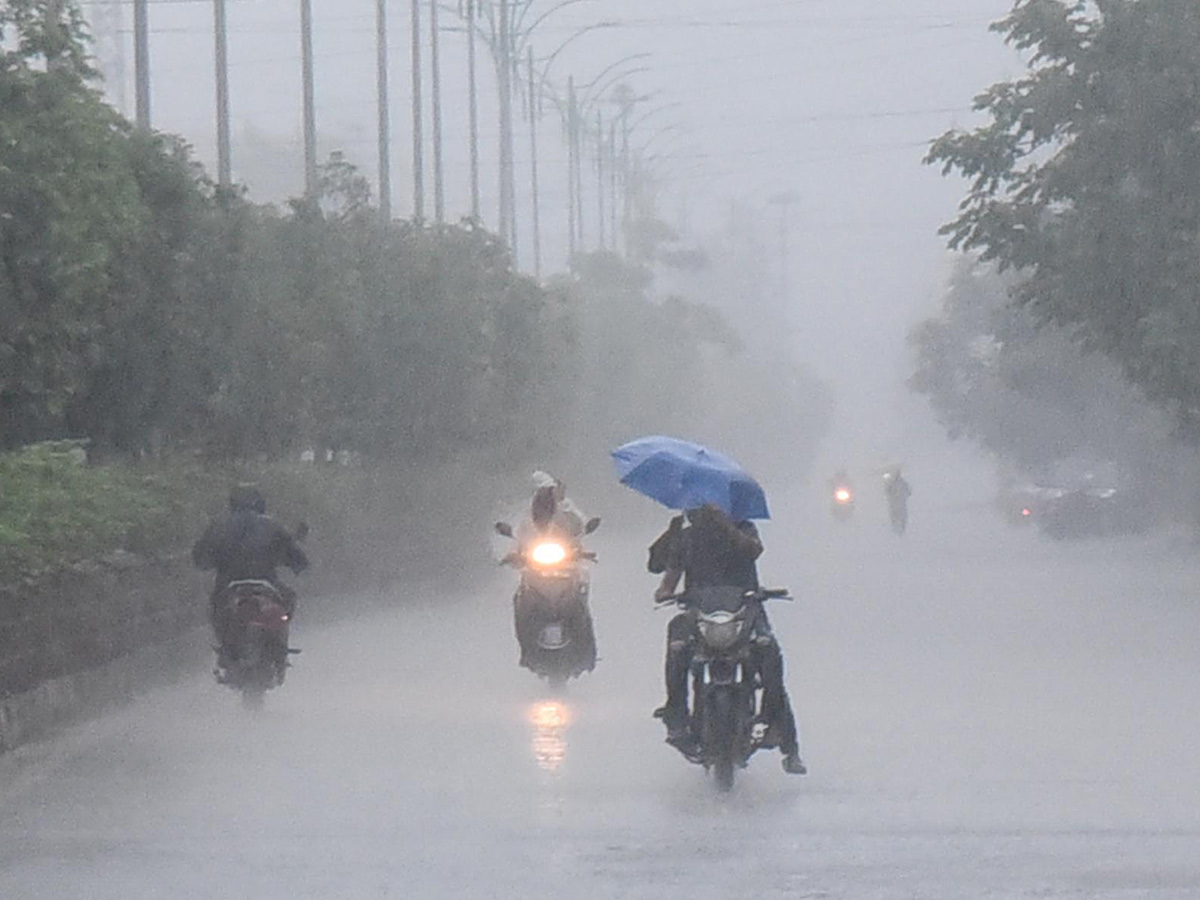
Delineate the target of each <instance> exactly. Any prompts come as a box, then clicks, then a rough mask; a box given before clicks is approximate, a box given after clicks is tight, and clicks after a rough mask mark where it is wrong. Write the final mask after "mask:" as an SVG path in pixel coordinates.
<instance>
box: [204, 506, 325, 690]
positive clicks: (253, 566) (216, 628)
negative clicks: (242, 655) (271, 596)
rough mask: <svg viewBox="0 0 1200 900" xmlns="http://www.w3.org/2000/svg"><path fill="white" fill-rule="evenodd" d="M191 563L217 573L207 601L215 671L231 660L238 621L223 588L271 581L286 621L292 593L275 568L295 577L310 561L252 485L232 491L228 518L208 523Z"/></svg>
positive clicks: (292, 608)
mask: <svg viewBox="0 0 1200 900" xmlns="http://www.w3.org/2000/svg"><path fill="white" fill-rule="evenodd" d="M192 562H193V563H194V564H195V565H196V567H197V568H200V569H215V570H216V573H217V574H216V579H215V582H214V584H213V591H212V594H211V595H210V596H209V601H208V620H209V624H210V625H212V628H213V633H214V634H215V635H216V638H217V648H218V649H217V667H218V669H226V668H228V667H229V664H230V663H231V662H232V660H233V647H234V646H235V644H236V641H237V638H238V635H237V633H236V621H235V619H234V618H233V617H232V616H231V615H229V614H228V610H226V609H225V608H224V606H223V604H222V603H221V600H222V596H223V594H224V592H225V588H226V587H228V586H229V584H230V583H231V582H234V581H244V580H250V579H256V580H262V581H269V582H270V583H271V584H273V585H274V586H275V587H276V588H277V589H278V590H279V593H280V596H281V598H282V600H283V605H284V608H285V609H286V610H287V613H288V615H289V616H290V615H292V614H294V613H295V610H296V592H295V591H294V590H292V588H290V587H288V586H287V585H286V584H284V583H283V582H282V581H280V580H279V575H278V572H277V571H276V570H277V569H278V568H279V566H287V567H288V568H289V569H291V570H292V572H294V573H296V574H299V573H301V572H303V571H304V570H305V569H307V568H308V557H307V556H305V555H304V551H303V550H301V549H300V546H299V544H297V542H296V538H295V537H294V536H293V535H292V534H291V532H289V531H288V530H287V529H286V528H284V527H283V526H282V525H280V524H279V523H278V522H277V521H275V520H274V519H272V518H271V517H270V516H268V515H267V501H266V498H265V497H264V496H263V495H262V492H261V491H259V490H258V488H257V487H255V486H254V485H252V484H239V485H236V486H235V487H234V488H233V489H232V490H231V491H230V493H229V515H228V516H226V517H225V518H223V519H220V520H217V521H215V522H213V523H211V524H210V525H209V526H208V528H207V529H206V530H205V532H204V534H203V535H201V536H200V539H199V540H198V541H196V543H195V545H194V546H193V547H192Z"/></svg>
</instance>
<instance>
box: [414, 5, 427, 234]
mask: <svg viewBox="0 0 1200 900" xmlns="http://www.w3.org/2000/svg"><path fill="white" fill-rule="evenodd" d="M412 118H413V220H414V221H416V222H423V221H424V220H425V134H424V131H423V128H422V122H421V120H422V118H423V117H422V115H421V0H412Z"/></svg>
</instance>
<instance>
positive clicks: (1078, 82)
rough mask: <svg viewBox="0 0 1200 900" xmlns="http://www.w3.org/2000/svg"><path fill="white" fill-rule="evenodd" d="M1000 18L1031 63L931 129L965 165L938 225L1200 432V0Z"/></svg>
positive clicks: (946, 162) (1051, 8)
mask: <svg viewBox="0 0 1200 900" xmlns="http://www.w3.org/2000/svg"><path fill="white" fill-rule="evenodd" d="M993 27H994V30H996V31H999V32H1001V33H1003V34H1005V35H1006V37H1007V40H1008V42H1009V43H1011V44H1013V45H1014V46H1015V47H1017V48H1018V49H1020V50H1022V51H1025V52H1026V53H1027V54H1028V55H1029V59H1030V62H1029V73H1028V74H1027V75H1026V76H1025V77H1023V78H1021V79H1018V80H1016V81H1012V82H1005V83H1001V84H997V85H994V86H993V87H991V88H989V89H988V90H987V91H985V92H984V93H983V94H981V95H980V96H979V97H977V98H976V101H975V107H976V109H977V110H979V111H981V112H986V113H987V114H989V115H990V117H991V122H990V123H989V124H987V125H985V126H983V127H980V128H978V129H975V130H973V131H966V132H964V131H951V132H949V133H947V134H945V135H943V136H942V137H941V138H940V139H938V140H937V141H936V142H935V143H934V144H933V146H932V148H931V150H930V153H929V155H928V158H927V161H928V162H930V163H935V164H940V165H941V166H942V168H943V171H944V172H946V173H950V172H959V173H961V174H963V175H965V176H966V177H967V178H968V179H970V190H969V192H968V194H967V196H966V198H965V199H964V201H963V203H962V206H961V212H960V215H959V217H958V218H957V219H956V220H955V221H954V222H952V223H950V224H949V225H947V226H946V227H945V228H944V230H943V231H944V233H945V234H947V235H948V236H949V238H950V244H951V246H952V247H953V248H955V249H964V250H974V251H977V252H978V253H979V254H980V256H981V258H982V259H983V260H984V261H987V262H994V263H996V264H997V266H998V267H999V268H1000V270H1001V271H1004V272H1013V273H1015V277H1016V279H1017V281H1016V284H1015V289H1014V297H1015V298H1016V300H1017V302H1019V303H1021V304H1023V305H1024V306H1025V307H1027V308H1028V309H1029V310H1030V311H1031V312H1032V314H1033V315H1034V317H1035V319H1036V321H1037V322H1038V323H1055V324H1057V325H1059V326H1062V327H1063V328H1065V329H1067V332H1068V333H1069V334H1070V335H1071V336H1072V338H1074V339H1076V340H1079V341H1081V342H1082V343H1083V344H1084V345H1085V346H1087V347H1089V348H1092V349H1098V350H1100V351H1103V352H1104V353H1106V354H1109V355H1111V356H1112V357H1113V358H1114V359H1115V360H1116V361H1117V362H1118V363H1119V364H1120V365H1121V366H1122V367H1123V369H1124V371H1125V372H1126V373H1127V374H1128V376H1129V377H1130V379H1131V380H1132V381H1133V382H1134V383H1135V384H1136V385H1138V386H1139V387H1140V388H1141V389H1142V390H1143V391H1145V393H1146V394H1147V395H1148V396H1149V397H1151V398H1153V399H1154V400H1156V401H1158V402H1161V403H1163V404H1165V405H1166V406H1168V407H1169V408H1170V409H1171V410H1172V411H1173V413H1174V414H1175V415H1176V417H1177V419H1178V421H1179V422H1180V423H1181V424H1182V425H1183V426H1185V428H1186V429H1187V430H1188V431H1189V432H1190V433H1191V434H1192V435H1193V436H1195V435H1197V434H1200V431H1198V429H1200V252H1198V250H1200V141H1197V139H1196V129H1197V126H1198V124H1200V4H1196V3H1195V2H1193V0H1095V2H1087V3H1085V2H1070V3H1067V2H1061V0H1018V2H1017V3H1016V5H1015V6H1014V8H1013V10H1012V12H1011V13H1010V14H1009V15H1008V17H1007V18H1005V19H1004V20H1002V21H1001V22H999V23H997V24H996V25H995V26H993Z"/></svg>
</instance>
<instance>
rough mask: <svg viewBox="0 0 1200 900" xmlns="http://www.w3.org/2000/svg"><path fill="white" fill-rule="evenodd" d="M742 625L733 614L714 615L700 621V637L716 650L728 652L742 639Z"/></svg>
mask: <svg viewBox="0 0 1200 900" xmlns="http://www.w3.org/2000/svg"><path fill="white" fill-rule="evenodd" d="M742 625H743V620H742V619H739V618H738V617H736V616H735V615H733V613H727V612H719V613H713V614H712V615H709V616H704V617H702V618H701V619H700V637H701V638H702V639H703V640H704V643H706V644H708V646H710V647H712V648H713V649H714V650H726V649H728V648H730V647H732V646H733V645H734V644H736V643H737V639H738V638H739V637H741V634H742Z"/></svg>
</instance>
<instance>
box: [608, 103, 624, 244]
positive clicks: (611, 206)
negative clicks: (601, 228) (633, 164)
mask: <svg viewBox="0 0 1200 900" xmlns="http://www.w3.org/2000/svg"><path fill="white" fill-rule="evenodd" d="M608 182H609V188H610V190H609V195H608V218H609V227H610V228H611V229H612V249H613V253H618V252H620V249H621V244H620V235H619V234H618V233H617V123H616V122H613V123H611V124H610V125H609V126H608Z"/></svg>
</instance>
